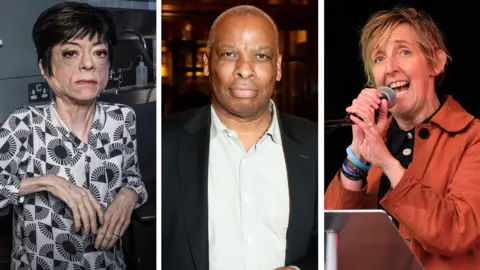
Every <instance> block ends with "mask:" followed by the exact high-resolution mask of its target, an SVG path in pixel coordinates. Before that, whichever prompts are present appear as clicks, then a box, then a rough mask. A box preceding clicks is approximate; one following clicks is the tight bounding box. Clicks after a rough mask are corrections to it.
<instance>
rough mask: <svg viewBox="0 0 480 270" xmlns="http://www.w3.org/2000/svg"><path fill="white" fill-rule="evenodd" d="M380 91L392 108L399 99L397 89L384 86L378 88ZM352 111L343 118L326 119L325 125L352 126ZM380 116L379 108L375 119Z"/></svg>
mask: <svg viewBox="0 0 480 270" xmlns="http://www.w3.org/2000/svg"><path fill="white" fill-rule="evenodd" d="M378 91H380V93H382V97H380V99H386V100H387V101H388V108H389V109H390V108H392V107H393V106H394V105H395V102H396V101H397V94H396V93H395V90H393V89H392V88H390V87H387V86H383V87H380V88H379V89H378ZM350 115H351V114H350V113H347V116H345V118H343V119H335V120H327V121H325V127H340V126H344V127H345V126H351V125H354V123H353V122H352V120H351V119H350ZM377 117H378V110H375V120H376V119H377Z"/></svg>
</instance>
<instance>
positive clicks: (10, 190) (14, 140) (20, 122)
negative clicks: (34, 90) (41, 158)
mask: <svg viewBox="0 0 480 270" xmlns="http://www.w3.org/2000/svg"><path fill="white" fill-rule="evenodd" d="M29 126H30V114H29V112H28V111H26V110H25V109H23V110H20V109H19V110H16V111H15V112H13V113H12V114H11V115H10V116H9V117H8V118H7V120H5V123H4V124H3V125H2V127H1V128H0V208H6V207H8V206H9V205H17V204H21V203H23V199H24V197H23V196H19V195H18V192H19V189H20V181H21V178H20V177H19V174H18V171H19V169H20V168H22V167H23V166H24V165H23V163H24V159H25V158H26V157H28V156H29V155H28V154H27V153H26V152H27V151H33V150H32V149H31V147H32V146H31V145H30V143H31V137H30V135H31V131H30V128H29Z"/></svg>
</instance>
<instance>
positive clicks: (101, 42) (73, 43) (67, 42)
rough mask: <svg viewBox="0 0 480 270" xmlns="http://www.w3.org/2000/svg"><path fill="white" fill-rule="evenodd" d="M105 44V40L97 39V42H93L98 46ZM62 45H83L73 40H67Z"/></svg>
mask: <svg viewBox="0 0 480 270" xmlns="http://www.w3.org/2000/svg"><path fill="white" fill-rule="evenodd" d="M103 44H105V42H103V41H96V42H95V43H93V46H98V45H103ZM62 45H74V46H77V47H81V46H80V44H78V43H77V42H73V41H66V42H64V43H63V44H62Z"/></svg>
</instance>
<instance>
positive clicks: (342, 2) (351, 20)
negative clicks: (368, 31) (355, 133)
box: [320, 0, 480, 188]
mask: <svg viewBox="0 0 480 270" xmlns="http://www.w3.org/2000/svg"><path fill="white" fill-rule="evenodd" d="M397 5H402V6H409V7H415V8H418V9H422V10H424V11H426V12H428V13H429V14H430V15H431V16H432V18H433V20H434V21H435V22H436V23H437V25H438V26H439V28H440V30H441V31H442V32H443V33H444V40H445V43H446V46H447V48H448V50H449V52H450V55H451V56H452V62H450V63H449V65H448V66H447V70H446V76H445V78H444V81H443V84H442V87H441V88H440V89H437V91H438V90H439V91H441V93H443V94H450V95H452V96H453V97H454V98H455V99H456V100H457V101H459V102H460V103H461V104H462V105H463V106H464V108H465V109H466V110H467V111H469V112H470V113H472V114H474V115H475V116H476V117H479V116H480V106H478V105H477V103H478V102H477V99H476V97H477V96H478V94H477V92H478V87H477V86H476V85H475V84H476V80H477V78H480V69H479V68H478V67H479V64H480V62H479V55H480V46H479V45H480V42H478V41H474V40H477V39H478V38H479V34H480V31H479V29H480V14H479V13H478V10H477V9H476V8H474V7H473V2H465V1H454V0H443V1H442V0H440V1H439V0H436V1H432V0H430V1H427V0H423V1H422V0H416V1H398V0H397V1H392V0H382V1H380V0H364V1H358V0H325V10H324V11H325V12H324V13H325V36H324V42H325V47H324V48H325V52H324V53H325V100H324V104H325V107H324V108H325V119H326V120H330V119H337V118H343V117H344V116H345V108H346V107H348V106H349V105H350V104H351V101H352V99H354V98H355V97H356V96H357V95H358V93H359V92H360V91H361V90H362V89H363V87H364V85H365V82H366V80H365V76H364V73H363V67H362V63H361V55H360V48H359V40H360V31H361V28H362V26H363V25H364V24H365V23H366V21H367V19H368V18H369V16H370V15H371V14H373V13H374V12H375V11H378V10H381V9H385V8H391V7H393V6H397ZM320 19H321V18H320ZM329 131H331V130H330V129H328V128H325V132H326V134H325V188H326V187H327V185H328V184H329V183H330V181H331V179H332V177H333V176H334V175H335V173H336V171H337V170H338V169H339V168H340V166H341V164H342V161H343V159H344V158H345V156H346V153H345V148H346V147H347V146H348V145H349V144H350V142H351V128H349V127H342V128H341V129H339V130H336V131H334V132H331V133H329V134H328V132H329Z"/></svg>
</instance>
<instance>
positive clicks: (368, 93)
mask: <svg viewBox="0 0 480 270" xmlns="http://www.w3.org/2000/svg"><path fill="white" fill-rule="evenodd" d="M381 97H382V94H381V93H380V92H379V91H378V90H377V89H373V88H367V89H364V90H362V92H360V94H359V95H358V97H357V98H356V99H354V100H353V102H352V105H351V106H349V107H347V108H346V111H347V112H348V113H350V114H351V115H350V119H351V120H352V121H353V123H354V124H355V125H353V126H352V134H353V139H352V145H351V149H352V152H353V153H354V154H355V156H357V158H358V159H360V160H361V161H362V162H365V161H368V162H370V163H372V164H373V165H375V166H378V167H380V168H383V167H384V166H385V165H386V163H387V162H388V160H389V159H390V157H391V154H390V152H389V151H388V148H387V147H386V145H385V142H384V141H383V138H382V132H383V131H384V129H385V126H386V124H387V115H388V102H387V100H385V99H381ZM376 110H378V112H379V113H378V120H377V121H376V119H375V111H376Z"/></svg>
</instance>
